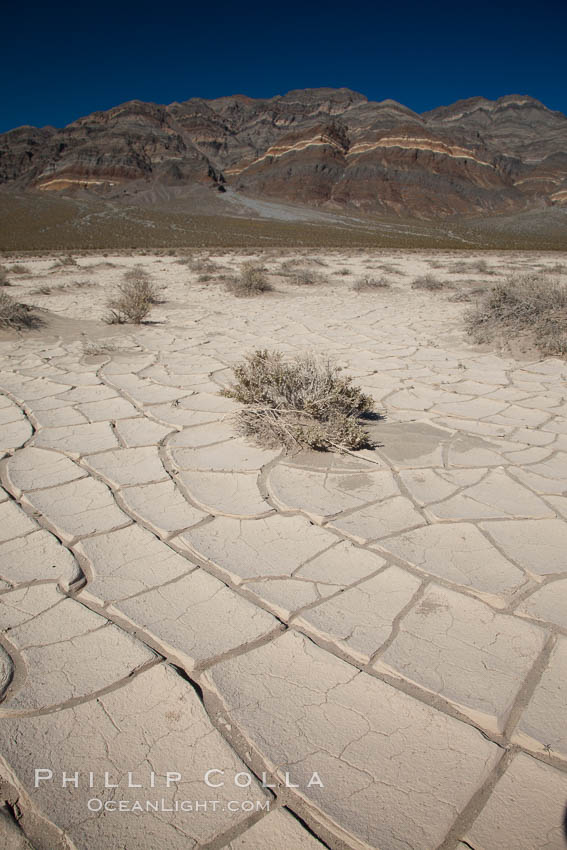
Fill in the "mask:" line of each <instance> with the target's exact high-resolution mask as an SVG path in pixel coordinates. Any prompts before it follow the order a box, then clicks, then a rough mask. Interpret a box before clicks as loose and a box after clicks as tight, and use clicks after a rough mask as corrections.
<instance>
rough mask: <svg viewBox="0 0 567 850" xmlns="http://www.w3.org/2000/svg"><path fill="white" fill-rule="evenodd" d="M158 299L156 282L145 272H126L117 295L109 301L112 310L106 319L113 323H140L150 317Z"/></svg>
mask: <svg viewBox="0 0 567 850" xmlns="http://www.w3.org/2000/svg"><path fill="white" fill-rule="evenodd" d="M131 271H132V272H134V271H135V270H134V269H132V270H131ZM157 301H158V297H157V289H156V287H155V284H154V283H153V282H152V281H151V280H150V278H149V277H148V276H147V275H146V274H145V272H144V274H143V275H138V276H136V275H133V274H131V272H126V274H125V275H124V280H123V281H122V283H120V284H119V285H118V287H117V293H116V295H115V296H114V298H111V299H110V300H109V302H108V307H109V308H110V310H109V313H108V315H107V316H106V318H105V321H106V322H107V323H108V324H111V325H116V324H118V325H123V324H126V323H130V324H134V325H139V324H140V323H141V322H143V321H144V319H146V318H147V317H148V315H149V313H150V310H151V308H152V305H153V304H156V303H157Z"/></svg>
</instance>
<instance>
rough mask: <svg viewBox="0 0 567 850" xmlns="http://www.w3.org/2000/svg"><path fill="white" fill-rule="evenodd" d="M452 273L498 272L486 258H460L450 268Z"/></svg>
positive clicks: (487, 273)
mask: <svg viewBox="0 0 567 850" xmlns="http://www.w3.org/2000/svg"><path fill="white" fill-rule="evenodd" d="M448 271H449V273H450V274H486V275H491V274H496V271H495V270H494V269H493V268H492V266H489V265H488V263H487V262H486V260H483V259H480V260H469V261H465V260H459V261H457V262H456V263H453V265H452V266H451V267H450V268H449V269H448Z"/></svg>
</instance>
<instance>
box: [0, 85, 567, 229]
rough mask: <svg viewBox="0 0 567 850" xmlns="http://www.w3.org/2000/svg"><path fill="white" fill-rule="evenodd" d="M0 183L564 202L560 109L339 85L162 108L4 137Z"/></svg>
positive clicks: (399, 202) (403, 204)
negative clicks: (382, 93)
mask: <svg viewBox="0 0 567 850" xmlns="http://www.w3.org/2000/svg"><path fill="white" fill-rule="evenodd" d="M0 183H4V184H7V185H13V186H15V187H18V188H25V189H36V190H41V191H71V190H72V191H77V190H80V191H85V190H86V191H88V192H96V193H97V194H101V193H102V194H104V195H107V196H123V195H129V194H131V193H133V192H134V191H136V190H139V188H140V184H142V185H143V186H144V187H147V185H148V184H162V185H169V186H185V185H194V184H202V185H209V186H211V188H220V189H223V188H225V187H227V186H228V187H234V188H235V189H239V190H241V191H242V192H244V193H245V194H248V195H251V196H256V197H265V198H271V199H277V200H285V201H291V202H298V203H303V204H310V205H315V206H319V207H322V208H327V209H331V210H333V209H337V210H341V209H345V210H348V209H357V210H359V211H361V212H367V213H394V214H397V215H403V216H419V217H423V218H435V217H438V216H448V215H453V214H463V215H474V214H491V213H512V212H518V211H523V210H529V209H534V208H542V207H546V206H553V205H562V204H567V116H565V115H563V114H562V113H560V112H554V111H552V110H550V109H548V108H547V107H546V106H544V105H543V104H542V103H540V102H539V101H537V100H535V99H534V98H531V97H528V96H524V95H522V96H520V95H510V96H507V97H502V98H499V99H498V100H496V101H490V100H486V99H485V98H482V97H476V98H470V99H468V100H462V101H458V102H457V103H455V104H452V105H451V106H443V107H439V108H437V109H434V110H432V111H430V112H425V113H423V114H422V115H419V114H417V113H415V112H412V111H411V110H410V109H408V108H407V107H405V106H402V105H401V104H399V103H396V102H395V101H393V100H385V101H382V102H380V103H375V102H371V101H368V100H367V98H366V97H364V95H362V94H358V93H357V92H353V91H350V90H348V89H305V90H301V91H291V92H288V93H287V94H286V95H283V96H277V97H273V98H270V99H266V100H262V99H254V98H250V97H245V96H244V95H234V96H231V97H222V98H218V99H216V100H210V101H206V100H203V99H200V98H192V99H190V100H187V101H185V102H184V103H172V104H170V105H169V106H159V105H156V104H152V103H143V102H141V101H131V102H129V103H125V104H122V105H121V106H117V107H115V108H113V109H110V110H108V111H106V112H94V113H92V114H91V115H88V116H86V117H84V118H80V119H78V120H77V121H74V122H73V123H72V124H69V125H68V126H67V127H64V128H62V129H55V128H53V127H45V128H42V129H38V128H35V127H19V128H17V129H15V130H11V131H10V132H8V133H4V134H3V135H0Z"/></svg>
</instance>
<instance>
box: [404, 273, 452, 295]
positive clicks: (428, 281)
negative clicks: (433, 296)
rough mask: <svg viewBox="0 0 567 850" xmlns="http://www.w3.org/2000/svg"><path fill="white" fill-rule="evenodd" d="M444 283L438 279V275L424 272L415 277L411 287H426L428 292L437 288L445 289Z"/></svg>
mask: <svg viewBox="0 0 567 850" xmlns="http://www.w3.org/2000/svg"><path fill="white" fill-rule="evenodd" d="M445 285H446V284H444V283H443V281H442V280H439V278H438V277H434V276H433V275H432V274H425V275H422V277H416V279H415V280H414V281H413V283H412V285H411V288H412V289H427V290H429V291H430V292H433V291H434V290H438V289H445Z"/></svg>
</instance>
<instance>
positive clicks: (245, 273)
mask: <svg viewBox="0 0 567 850" xmlns="http://www.w3.org/2000/svg"><path fill="white" fill-rule="evenodd" d="M227 286H228V289H229V291H230V292H232V294H233V295H236V296H237V297H239V298H248V297H250V296H252V295H261V294H262V293H263V292H269V291H270V290H271V289H273V287H272V285H271V283H269V281H268V278H267V277H266V273H265V271H264V269H263V268H262V266H259V265H256V263H244V264H243V265H242V268H241V270H240V275H239V277H235V278H231V279H230V280H229V281H228V284H227Z"/></svg>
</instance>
